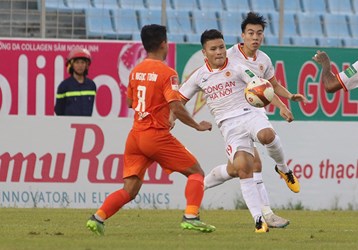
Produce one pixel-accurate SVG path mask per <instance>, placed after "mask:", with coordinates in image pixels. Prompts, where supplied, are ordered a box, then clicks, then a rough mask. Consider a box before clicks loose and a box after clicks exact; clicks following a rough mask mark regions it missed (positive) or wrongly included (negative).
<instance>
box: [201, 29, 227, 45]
mask: <svg viewBox="0 0 358 250" xmlns="http://www.w3.org/2000/svg"><path fill="white" fill-rule="evenodd" d="M214 39H224V36H223V34H222V33H221V32H220V31H219V30H216V29H211V30H205V31H204V32H203V33H202V34H201V38H200V42H201V46H203V47H204V44H205V43H206V42H207V41H210V40H214Z"/></svg>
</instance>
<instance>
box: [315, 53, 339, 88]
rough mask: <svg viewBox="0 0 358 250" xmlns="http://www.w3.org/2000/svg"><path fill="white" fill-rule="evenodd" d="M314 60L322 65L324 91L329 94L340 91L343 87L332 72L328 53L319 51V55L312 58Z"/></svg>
mask: <svg viewBox="0 0 358 250" xmlns="http://www.w3.org/2000/svg"><path fill="white" fill-rule="evenodd" d="M312 59H313V60H314V61H315V62H317V63H319V64H321V65H322V82H323V85H324V89H325V90H326V91H327V92H329V93H333V92H336V91H337V90H340V89H341V88H342V85H341V83H340V82H339V81H338V79H337V77H336V76H335V75H334V74H333V72H332V71H331V60H330V59H329V56H328V55H327V53H326V52H324V51H320V50H317V53H316V54H315V55H314V56H313V57H312Z"/></svg>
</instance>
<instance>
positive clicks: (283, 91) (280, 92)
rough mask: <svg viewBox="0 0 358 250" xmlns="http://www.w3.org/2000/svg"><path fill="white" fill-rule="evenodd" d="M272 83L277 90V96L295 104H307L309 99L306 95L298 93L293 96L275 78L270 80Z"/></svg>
mask: <svg viewBox="0 0 358 250" xmlns="http://www.w3.org/2000/svg"><path fill="white" fill-rule="evenodd" d="M270 83H271V84H272V87H273V88H274V90H275V94H277V95H278V96H281V97H283V98H286V99H289V100H291V101H294V102H303V103H304V104H306V103H307V98H306V97H305V96H304V95H302V94H297V93H296V94H292V93H291V92H290V91H288V89H286V88H285V87H283V86H282V85H281V84H280V83H278V82H277V79H276V78H275V77H273V78H272V79H271V80H270Z"/></svg>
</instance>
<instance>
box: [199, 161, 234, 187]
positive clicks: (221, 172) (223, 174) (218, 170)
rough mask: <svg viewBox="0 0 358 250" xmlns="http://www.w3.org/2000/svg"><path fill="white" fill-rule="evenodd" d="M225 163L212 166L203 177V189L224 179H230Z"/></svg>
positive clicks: (216, 184) (221, 182)
mask: <svg viewBox="0 0 358 250" xmlns="http://www.w3.org/2000/svg"><path fill="white" fill-rule="evenodd" d="M226 167H227V165H226V164H222V165H219V166H217V167H215V168H213V169H212V170H211V171H210V173H209V174H208V175H206V176H205V178H204V190H206V189H208V188H212V187H215V186H218V185H220V184H223V183H224V182H225V181H227V180H230V179H232V178H233V177H231V176H230V175H229V174H228V173H227V170H226Z"/></svg>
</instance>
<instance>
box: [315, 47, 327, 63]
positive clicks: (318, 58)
mask: <svg viewBox="0 0 358 250" xmlns="http://www.w3.org/2000/svg"><path fill="white" fill-rule="evenodd" d="M312 59H313V61H315V62H317V63H319V64H322V63H326V62H329V61H330V59H329V57H328V55H327V54H326V52H324V51H320V50H317V53H316V54H315V55H314V56H313V57H312Z"/></svg>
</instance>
